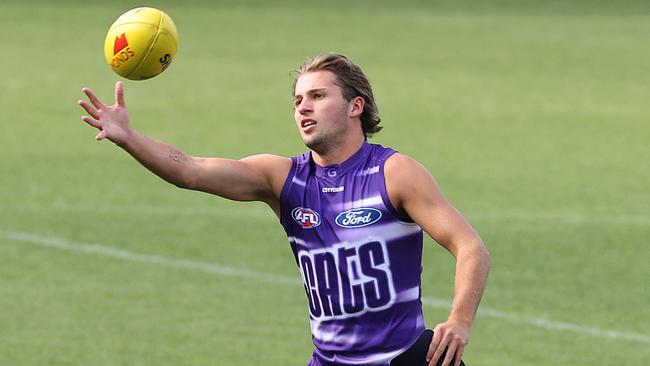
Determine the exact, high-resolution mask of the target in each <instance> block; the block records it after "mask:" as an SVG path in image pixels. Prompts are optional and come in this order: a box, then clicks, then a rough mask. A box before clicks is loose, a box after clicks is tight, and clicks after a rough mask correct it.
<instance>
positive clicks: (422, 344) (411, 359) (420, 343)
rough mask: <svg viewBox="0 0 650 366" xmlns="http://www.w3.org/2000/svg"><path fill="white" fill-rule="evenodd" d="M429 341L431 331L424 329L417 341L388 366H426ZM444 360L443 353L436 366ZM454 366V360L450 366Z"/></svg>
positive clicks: (461, 363) (462, 364)
mask: <svg viewBox="0 0 650 366" xmlns="http://www.w3.org/2000/svg"><path fill="white" fill-rule="evenodd" d="M431 339H433V331H432V330H431V329H426V330H425V331H424V332H422V334H420V336H419V337H418V339H417V340H416V341H415V343H413V345H412V346H411V347H409V349H407V350H406V351H404V352H402V353H400V354H399V355H398V356H397V357H395V358H394V359H393V360H392V361H391V362H390V366H427V365H428V364H427V360H426V357H427V351H429V345H430V344H431ZM444 359H445V353H443V354H442V356H440V360H438V364H437V365H438V366H439V365H440V364H442V361H443V360H444ZM453 364H454V360H452V361H451V365H453ZM460 365H461V366H465V363H463V361H462V360H461V361H460Z"/></svg>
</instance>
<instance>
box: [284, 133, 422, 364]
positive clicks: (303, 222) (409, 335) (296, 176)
mask: <svg viewBox="0 0 650 366" xmlns="http://www.w3.org/2000/svg"><path fill="white" fill-rule="evenodd" d="M394 153H395V150H393V149H390V148H385V147H382V146H380V145H375V144H369V143H367V142H364V144H363V146H362V147H361V149H359V151H357V152H356V153H355V154H354V155H352V156H351V157H350V158H349V159H348V160H346V161H345V162H343V163H341V164H335V165H329V166H325V167H322V166H319V165H317V164H316V163H315V162H314V161H313V159H312V158H311V154H310V153H309V152H307V153H304V154H302V155H299V156H297V157H294V158H293V159H292V166H291V170H290V172H289V176H288V177H287V180H286V182H285V184H284V187H283V189H282V194H281V200H280V202H281V217H280V221H281V223H282V226H284V229H285V231H286V232H287V236H288V238H289V243H290V244H291V248H292V250H293V253H294V256H295V258H296V263H297V265H298V267H299V269H300V272H301V274H302V279H303V283H304V286H305V291H306V293H307V299H308V302H309V314H310V321H311V332H312V338H313V341H314V345H315V346H316V349H315V351H314V354H313V357H312V359H311V361H310V362H309V365H310V366H319V365H323V366H330V365H332V366H333V365H377V366H380V365H381V366H387V365H389V364H390V360H391V359H392V358H393V357H395V356H396V355H398V354H399V353H401V352H402V351H404V350H405V349H407V348H408V347H409V346H411V344H413V342H415V340H416V339H417V337H418V336H419V335H420V333H421V332H422V331H423V330H424V329H425V327H424V320H423V317H422V303H421V301H420V295H421V289H420V283H421V280H420V274H421V272H422V229H421V228H420V227H419V226H418V225H417V224H415V223H413V222H412V221H411V220H409V219H408V218H406V217H403V215H401V214H400V213H398V212H397V211H396V210H395V208H394V207H393V206H392V205H391V203H390V201H389V200H388V195H387V193H386V184H385V180H384V162H385V161H386V159H388V158H389V157H390V156H391V155H392V154H394Z"/></svg>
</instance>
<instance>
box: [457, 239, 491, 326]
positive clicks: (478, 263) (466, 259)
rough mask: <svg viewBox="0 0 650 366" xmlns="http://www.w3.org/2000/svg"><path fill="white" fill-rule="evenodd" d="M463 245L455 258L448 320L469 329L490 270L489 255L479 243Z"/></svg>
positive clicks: (478, 240) (478, 241)
mask: <svg viewBox="0 0 650 366" xmlns="http://www.w3.org/2000/svg"><path fill="white" fill-rule="evenodd" d="M476 240H477V242H476V243H475V244H473V245H464V246H461V248H460V249H459V250H458V253H457V256H456V280H455V294H454V301H453V303H452V308H451V312H450V314H449V320H452V321H457V322H461V323H463V324H465V325H466V326H467V327H468V329H469V327H471V325H472V323H473V322H474V318H475V316H476V311H477V309H478V306H479V303H480V302H481V297H482V296H483V290H484V288H485V284H486V281H487V276H488V273H489V270H490V255H489V253H488V251H487V249H486V248H485V246H484V245H483V243H482V242H481V241H480V239H476Z"/></svg>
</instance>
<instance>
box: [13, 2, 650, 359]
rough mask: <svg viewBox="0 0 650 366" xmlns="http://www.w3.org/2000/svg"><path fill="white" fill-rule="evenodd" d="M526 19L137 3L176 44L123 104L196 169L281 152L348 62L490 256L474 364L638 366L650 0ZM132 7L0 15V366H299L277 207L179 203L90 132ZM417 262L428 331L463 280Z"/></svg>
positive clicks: (436, 259) (647, 201) (648, 271)
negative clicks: (325, 55)
mask: <svg viewBox="0 0 650 366" xmlns="http://www.w3.org/2000/svg"><path fill="white" fill-rule="evenodd" d="M538 3H539V4H538ZM541 3H542V2H534V1H528V0H527V1H505V0H504V1H496V0H494V1H481V2H477V4H472V2H470V1H462V2H455V1H441V2H436V1H432V2H431V4H429V2H425V1H417V2H416V1H410V2H409V1H406V2H389V1H368V0H363V1H358V2H353V3H352V2H350V3H348V2H343V1H333V2H324V3H319V4H316V3H313V4H312V3H311V2H295V3H293V2H290V1H281V2H278V3H273V5H272V4H270V3H266V2H262V1H256V2H236V1H229V2H222V3H215V4H213V3H211V2H208V1H204V2H201V1H192V0H190V1H186V2H183V3H182V4H181V3H180V2H173V1H164V2H162V1H161V2H153V3H148V4H147V5H150V6H156V7H160V8H162V9H164V10H165V11H167V12H168V13H169V14H170V15H171V16H172V17H173V18H174V20H175V22H176V24H177V26H178V28H179V32H180V35H181V44H180V50H179V53H178V57H177V59H176V60H175V61H174V63H173V64H172V66H171V67H170V68H169V69H168V70H167V71H166V72H165V73H164V74H163V75H161V76H159V77H157V78H155V79H152V80H150V81H146V82H126V101H127V105H128V106H129V108H130V113H131V117H132V123H133V124H134V126H136V128H138V129H139V130H141V131H143V132H145V133H147V134H149V135H151V136H153V137H155V138H158V139H162V140H165V141H168V142H170V143H172V144H174V145H176V146H178V147H180V148H182V149H183V150H184V151H186V152H188V153H190V154H193V155H202V156H224V157H232V158H241V157H244V156H247V155H251V154H255V153H260V152H270V153H275V154H279V155H286V156H292V155H296V154H298V153H300V152H302V151H304V149H305V148H304V146H303V145H302V143H301V141H300V138H299V135H298V133H297V131H296V129H295V127H294V122H293V119H292V111H291V94H290V93H291V78H290V75H289V73H290V71H291V70H293V69H295V68H296V67H297V66H298V65H299V64H300V63H301V62H302V61H303V60H304V58H305V57H306V56H309V55H313V54H317V53H322V52H327V51H336V52H341V53H345V54H347V55H348V56H349V57H350V58H351V59H352V60H353V61H355V62H357V63H359V64H360V65H361V66H362V67H363V68H364V70H365V71H366V73H367V74H368V76H369V77H370V79H371V81H372V82H373V87H374V89H375V95H376V97H377V100H378V104H379V108H380V113H381V116H382V120H383V124H384V126H385V127H384V131H382V132H381V133H380V134H379V135H377V136H376V138H374V139H373V140H374V141H375V142H379V143H382V144H385V145H390V146H393V147H395V148H397V149H398V150H400V151H402V152H403V153H406V154H409V155H411V156H413V157H415V158H416V159H418V160H419V161H420V162H421V163H422V164H423V165H425V166H426V167H427V168H428V169H429V170H430V171H431V172H432V173H433V174H434V176H436V178H437V179H438V181H439V183H440V185H441V186H442V188H443V190H444V191H445V193H446V195H447V197H448V198H449V199H450V200H451V201H452V202H453V203H454V204H455V205H456V206H457V207H458V208H459V209H460V210H461V211H462V212H463V213H464V214H465V215H466V216H467V218H468V219H469V220H470V222H471V223H472V224H473V226H474V227H475V228H476V229H477V230H478V232H479V233H480V234H481V236H482V237H483V239H484V241H485V242H486V244H487V245H488V247H489V248H490V251H491V254H492V258H493V268H492V273H491V277H490V280H489V284H488V288H487V290H486V293H485V296H484V300H483V303H482V305H481V310H480V311H479V315H478V317H477V320H476V323H475V325H474V328H473V330H472V338H471V342H470V345H469V347H468V349H467V351H466V356H465V359H466V361H467V363H468V365H470V366H473V365H475V366H478V365H485V366H502V365H549V366H558V365H566V366H569V365H571V366H573V365H589V366H590V365H635V366H636V365H646V364H648V362H650V307H649V305H648V304H649V303H650V249H649V244H650V169H649V166H650V165H649V164H648V162H649V161H650V144H649V143H650V127H649V125H648V121H650V104H648V101H650V88H649V87H648V86H649V85H650V66H649V65H650V50H649V48H648V47H647V44H648V39H649V38H648V37H649V36H648V35H649V34H650V4H649V3H647V2H645V1H621V2H608V1H604V0H603V1H592V2H589V1H586V0H585V1H549V2H543V4H541ZM138 5H141V3H136V2H131V1H112V2H81V1H79V2H74V1H63V2H56V3H55V2H40V3H39V2H24V1H22V2H21V1H15V0H10V1H5V2H3V3H2V4H0V32H1V34H2V35H1V36H0V46H1V48H2V61H1V62H0V80H1V81H2V87H1V88H0V147H1V148H0V149H1V150H0V151H1V152H2V156H1V158H0V188H1V189H0V365H12V366H13V365H93V366H99V365H156V366H161V365H219V366H222V365H223V366H227V365H246V364H265V365H304V364H305V363H306V362H307V360H308V358H309V356H310V354H311V351H312V345H311V340H310V335H309V324H308V312H307V307H306V299H305V296H304V292H303V289H302V287H301V286H300V285H299V284H298V282H297V281H298V279H299V274H298V271H297V269H296V267H295V262H294V260H293V257H292V254H291V250H290V248H289V246H288V244H287V242H286V238H285V237H284V235H283V234H284V232H283V230H282V228H281V227H280V226H279V225H278V224H277V222H276V219H275V218H274V216H273V215H272V214H271V212H270V210H268V209H267V208H265V207H264V206H263V205H262V204H257V203H235V202H229V201H225V200H222V199H219V198H216V197H212V196H209V195H206V194H202V193H195V192H190V191H183V190H180V189H177V188H175V187H173V186H170V185H168V184H166V183H164V182H163V181H161V180H159V179H158V178H157V177H155V176H153V175H152V174H151V173H149V172H148V171H146V170H145V169H143V168H141V167H140V166H139V165H138V164H137V163H136V162H135V161H133V160H132V159H131V158H130V157H129V156H128V155H127V154H125V153H124V152H122V151H121V150H120V149H118V148H117V147H115V146H113V145H112V144H111V143H110V142H102V143H97V142H95V141H94V136H95V131H94V130H93V129H92V128H90V127H89V126H87V125H85V124H84V123H83V122H82V121H81V120H80V119H79V117H80V115H81V112H82V111H81V109H80V108H79V107H78V106H77V105H76V101H77V100H78V99H80V98H81V97H82V96H83V95H82V93H81V91H80V89H81V87H82V86H88V87H91V88H93V89H94V90H95V91H96V92H97V93H98V94H99V95H100V97H102V98H104V99H109V100H112V88H113V83H114V82H115V80H117V78H118V77H117V76H116V75H115V74H113V73H112V71H111V70H110V68H109V67H108V66H107V65H106V64H105V61H104V59H103V53H102V52H103V51H102V47H103V38H104V35H105V32H106V30H107V28H108V26H109V25H110V24H111V22H112V21H113V20H114V19H115V18H116V17H117V16H118V15H119V14H120V13H122V12H124V11H125V10H127V9H129V8H132V7H135V6H138ZM426 244H427V245H426V250H425V262H424V268H425V270H424V274H423V294H424V297H425V305H424V309H425V314H426V320H427V323H428V325H429V326H433V325H435V323H436V322H438V321H441V320H444V319H445V317H446V315H447V312H448V307H447V306H446V305H445V304H447V303H448V302H449V301H450V300H451V296H452V291H453V285H452V284H453V262H452V257H451V256H449V255H448V254H447V253H446V252H445V251H444V250H443V249H441V248H440V247H439V246H437V245H436V244H435V243H434V242H433V241H431V240H427V242H426Z"/></svg>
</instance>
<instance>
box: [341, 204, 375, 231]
mask: <svg viewBox="0 0 650 366" xmlns="http://www.w3.org/2000/svg"><path fill="white" fill-rule="evenodd" d="M379 219H381V211H379V210H377V209H375V208H355V209H352V210H347V211H343V212H341V213H340V214H338V216H336V224H337V225H338V226H340V227H346V228H356V227H363V226H368V225H370V224H374V223H375V222H377V221H379Z"/></svg>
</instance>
